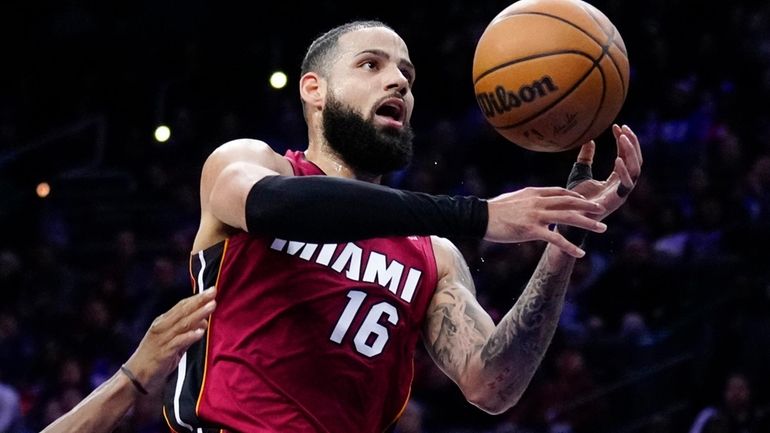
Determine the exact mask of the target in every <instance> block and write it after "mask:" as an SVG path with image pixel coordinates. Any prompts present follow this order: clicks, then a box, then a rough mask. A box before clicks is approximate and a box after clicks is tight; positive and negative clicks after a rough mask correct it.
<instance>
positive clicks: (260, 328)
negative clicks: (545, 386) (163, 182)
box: [164, 22, 641, 433]
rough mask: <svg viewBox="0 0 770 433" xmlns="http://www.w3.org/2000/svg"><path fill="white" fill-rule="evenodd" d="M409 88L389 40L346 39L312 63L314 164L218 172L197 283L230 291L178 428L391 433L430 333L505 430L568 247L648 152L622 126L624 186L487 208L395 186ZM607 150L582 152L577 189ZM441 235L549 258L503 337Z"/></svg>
mask: <svg viewBox="0 0 770 433" xmlns="http://www.w3.org/2000/svg"><path fill="white" fill-rule="evenodd" d="M414 79H415V69H414V66H413V65H412V63H411V62H410V60H409V53H408V51H407V47H406V45H405V43H404V41H403V40H401V38H400V37H399V36H398V35H397V34H396V33H395V32H394V31H393V30H392V29H390V28H389V27H387V26H386V25H384V24H382V23H379V22H356V23H352V24H347V25H343V26H341V27H338V28H336V29H333V30H331V31H329V32H328V33H326V34H324V35H323V36H321V37H320V38H318V39H317V40H316V41H315V42H313V44H312V45H311V46H310V48H309V50H308V52H307V54H306V57H305V60H304V61H303V65H302V77H301V78H300V82H299V85H300V95H301V98H302V102H303V108H304V114H305V118H306V121H307V124H308V130H309V132H308V140H309V142H308V149H307V151H305V152H296V151H288V152H287V153H286V154H285V155H283V156H282V155H278V154H276V153H275V152H274V151H273V150H271V148H270V147H269V146H268V145H267V144H266V143H263V142H260V141H256V140H245V139H244V140H236V141H233V142H229V143H226V144H224V145H222V146H221V147H219V148H218V149H216V150H215V151H214V152H213V153H212V154H211V155H210V156H209V158H208V159H207V161H206V163H205V164H204V167H203V172H202V177H201V188H200V193H201V222H200V228H199V231H198V233H197V236H196V238H195V241H194V244H193V251H194V253H193V254H192V256H191V268H190V269H191V273H192V275H191V276H192V278H193V280H194V281H195V284H194V286H195V287H194V289H196V290H197V288H199V287H207V286H208V285H211V284H213V283H214V282H216V286H217V290H218V293H217V303H218V306H217V310H216V312H215V313H214V314H213V315H212V316H211V318H210V321H209V327H208V330H207V337H206V338H205V339H204V340H202V341H201V342H200V343H197V344H196V345H194V346H192V347H191V348H190V349H189V350H188V352H187V353H186V355H184V356H183V357H182V359H181V361H180V364H179V368H178V370H177V374H176V376H175V377H174V376H172V380H171V381H170V382H169V384H168V386H167V389H166V395H165V398H164V401H165V402H164V415H165V417H166V419H167V421H168V423H169V425H170V427H171V428H172V429H173V431H175V432H178V433H180V432H187V431H195V432H205V431H211V432H214V431H217V432H218V431H220V429H221V430H224V431H228V432H234V431H237V432H254V433H256V432H261V433H262V432H295V433H296V432H301V433H304V432H334V433H338V432H339V433H352V432H356V433H375V432H376V433H379V432H383V431H387V430H389V429H392V426H393V425H394V422H395V420H396V419H397V418H398V416H399V414H400V413H401V411H402V410H403V408H404V406H405V405H406V402H407V400H408V398H409V390H410V384H411V381H412V375H413V363H412V362H413V360H412V358H413V354H414V351H415V347H416V344H417V341H418V339H419V338H420V336H422V339H423V341H424V343H425V345H426V347H427V349H428V351H429V352H430V353H431V355H432V356H433V358H434V359H435V362H436V363H437V364H438V366H439V367H440V368H441V369H442V370H443V371H444V372H445V373H446V374H447V375H448V376H449V377H451V378H452V380H454V381H455V382H456V383H457V385H458V386H459V387H460V389H461V390H462V392H463V393H464V395H465V396H466V397H467V399H468V401H470V402H471V403H473V404H475V405H477V406H478V407H479V408H481V409H483V410H485V411H487V412H490V413H500V412H502V411H504V410H506V409H507V408H509V407H511V406H512V405H513V404H514V403H516V401H517V400H518V399H519V397H520V396H521V394H522V392H523V391H524V389H525V388H526V386H527V384H528V383H529V381H530V379H531V378H532V376H533V374H534V372H535V369H536V368H537V366H538V364H539V363H540V361H541V359H542V358H543V354H544V353H545V350H546V348H547V347H548V344H549V342H550V340H551V338H552V336H553V333H554V330H555V328H556V324H557V319H558V317H559V313H560V310H561V306H562V302H563V298H564V291H565V288H566V285H567V281H568V279H569V276H570V273H571V271H572V267H573V265H574V262H575V259H576V258H577V257H581V256H582V255H583V254H584V252H583V250H582V249H580V247H579V246H578V245H576V243H579V242H580V241H579V240H575V241H574V242H570V241H569V240H567V238H565V236H564V235H563V232H562V230H564V229H565V228H566V227H567V226H572V227H571V228H572V229H583V230H587V231H593V232H603V231H604V230H605V229H606V226H605V225H604V224H603V223H601V222H599V221H600V220H601V219H602V218H604V217H605V216H607V215H608V214H609V213H611V212H613V211H614V210H616V209H617V208H618V207H619V206H620V205H621V204H622V203H623V202H624V201H625V198H626V196H627V195H628V192H630V190H631V189H632V188H633V187H634V182H635V180H636V178H637V177H638V176H639V173H640V165H641V154H640V148H639V143H638V141H637V139H636V137H635V136H634V134H633V132H632V131H631V130H630V129H628V128H627V127H623V128H619V127H618V126H617V125H615V126H613V131H614V133H615V138H616V141H617V146H618V158H617V160H616V164H615V169H614V172H613V173H612V175H611V176H610V177H609V178H608V179H607V180H606V181H604V182H598V181H594V180H585V181H584V182H582V183H579V184H578V185H577V186H576V187H575V190H574V191H570V190H567V189H563V188H525V189H523V190H520V191H516V192H512V193H508V194H504V195H501V196H499V197H495V198H492V199H490V200H488V201H487V200H480V199H477V198H474V197H446V196H430V195H425V194H419V193H412V192H405V191H399V190H394V189H390V188H387V187H384V186H381V185H378V183H379V182H380V179H381V176H382V175H383V174H385V173H388V172H390V171H393V170H396V169H399V168H401V167H403V166H404V165H405V164H407V163H408V161H409V158H410V155H411V138H412V133H411V130H410V126H409V119H410V117H411V114H412V108H413V105H414V97H413V95H412V84H413V83H414ZM593 151H594V147H593V143H589V144H588V145H586V146H584V147H583V148H582V150H581V153H580V156H579V158H580V159H581V162H582V164H580V165H579V170H577V171H576V172H575V173H574V174H576V175H577V177H578V178H580V179H586V178H587V177H588V175H587V173H588V172H590V163H591V161H592V158H593ZM573 178H574V176H573ZM573 180H574V179H573ZM575 183H577V182H575ZM575 191H580V193H578V192H575ZM550 224H557V225H558V226H559V227H560V229H559V230H558V231H550V230H549V229H548V226H549V225H550ZM428 235H435V236H428ZM447 237H477V238H484V239H486V240H489V241H494V242H522V241H529V240H544V241H546V242H548V245H547V248H546V250H545V252H544V253H543V257H542V259H541V261H540V263H539V265H538V266H537V269H536V270H535V272H534V275H533V276H532V279H531V280H530V283H529V285H528V287H526V289H525V291H524V292H523V294H522V296H521V298H520V299H519V300H518V302H517V303H516V304H515V306H514V307H513V308H512V310H511V311H510V312H508V314H507V315H506V316H505V317H504V318H503V319H502V321H501V322H500V323H498V324H497V325H495V324H494V323H493V322H492V320H491V319H490V317H489V315H487V313H486V312H485V311H484V310H483V309H482V308H481V307H480V305H479V304H478V302H477V301H476V299H475V296H474V293H475V289H474V286H473V279H472V278H471V274H470V272H469V270H468V266H467V265H466V263H465V260H464V259H463V257H462V255H461V254H460V252H459V251H458V249H457V248H456V247H455V246H454V245H453V244H452V243H451V242H450V241H448V240H447V239H446V238H447Z"/></svg>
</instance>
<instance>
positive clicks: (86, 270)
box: [0, 0, 770, 433]
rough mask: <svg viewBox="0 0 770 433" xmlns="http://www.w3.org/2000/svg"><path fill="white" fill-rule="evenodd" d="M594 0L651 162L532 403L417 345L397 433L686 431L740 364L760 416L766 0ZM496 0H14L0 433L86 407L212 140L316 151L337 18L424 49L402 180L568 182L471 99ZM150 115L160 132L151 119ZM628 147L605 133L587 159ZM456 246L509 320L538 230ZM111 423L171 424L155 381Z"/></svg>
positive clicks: (599, 239) (3, 172)
mask: <svg viewBox="0 0 770 433" xmlns="http://www.w3.org/2000/svg"><path fill="white" fill-rule="evenodd" d="M592 3H593V4H594V5H595V6H597V7H598V8H600V9H601V10H602V11H604V12H605V14H606V15H608V16H609V17H610V19H611V20H612V21H613V22H614V23H615V24H616V26H617V27H618V29H619V30H620V32H621V34H622V36H623V38H624V40H625V42H626V45H627V48H628V52H629V57H630V62H631V69H632V79H631V85H630V93H629V96H628V99H627V101H626V104H625V106H624V108H623V110H622V112H621V114H620V116H619V118H618V121H619V122H622V123H627V124H629V125H631V126H632V127H633V128H634V129H635V130H636V132H637V133H638V135H639V137H640V140H641V142H642V146H643V150H644V154H645V165H644V169H643V176H642V178H641V181H640V184H639V186H638V187H637V189H636V190H635V191H634V193H633V194H632V196H631V198H630V200H629V201H628V203H627V204H626V205H625V206H624V207H623V208H622V210H621V211H619V212H618V213H617V214H616V215H613V216H611V217H610V218H609V220H608V221H607V222H608V224H609V227H610V228H609V231H608V232H607V233H606V234H604V235H601V236H593V237H591V238H590V239H589V243H588V247H587V248H588V250H589V255H588V256H587V258H585V259H583V260H581V261H579V264H578V266H577V268H576V270H575V274H574V278H573V281H572V284H571V288H570V291H569V295H568V300H567V305H566V306H565V311H564V314H563V317H562V320H561V324H560V327H559V330H558V331H557V335H556V338H555V340H554V343H553V345H552V346H551V348H550V349H549V351H548V354H547V356H546V359H545V361H544V362H543V365H542V366H541V368H540V369H539V371H538V373H537V375H536V377H535V379H534V380H533V382H532V384H531V385H530V387H529V389H528V390H527V392H526V393H525V395H524V397H523V399H522V401H521V402H520V404H519V405H517V406H516V407H515V408H514V409H512V410H511V411H509V412H508V413H506V414H503V415H499V416H489V415H485V414H483V413H482V412H481V411H479V410H478V409H475V408H473V407H472V406H470V405H469V404H467V403H465V401H464V399H463V398H462V396H461V394H460V392H459V390H458V389H457V388H456V387H455V386H454V385H453V384H452V383H451V382H450V381H449V380H448V379H446V378H445V377H443V375H442V374H441V373H440V372H438V370H437V369H436V368H435V367H433V366H432V363H431V361H430V360H429V359H428V358H427V357H426V356H425V354H424V353H423V352H422V351H421V352H420V354H419V357H418V359H417V363H416V365H417V375H416V377H415V382H414V387H413V394H412V404H411V405H410V408H409V411H408V412H407V415H408V421H410V422H405V423H404V424H403V425H402V426H400V429H399V430H400V431H401V432H418V431H422V432H431V433H438V432H467V433H480V432H533V433H534V432H554V433H555V432H569V431H573V432H624V433H631V432H681V431H688V429H689V428H690V426H691V425H692V424H693V421H694V419H695V417H696V415H697V414H698V413H699V412H700V411H701V410H702V409H704V408H706V407H709V406H712V405H713V406H715V407H718V406H719V405H721V404H722V403H723V401H724V399H723V395H724V393H723V389H724V383H725V379H726V377H727V376H728V375H729V374H730V373H732V372H736V371H740V372H743V373H744V374H745V375H746V377H747V378H748V383H749V385H750V387H751V391H752V393H751V397H752V401H751V405H752V408H753V409H756V411H758V412H759V413H763V412H765V409H766V407H767V404H768V398H769V397H770V396H768V386H769V385H770V376H769V375H768V373H767V365H768V361H770V341H768V340H770V320H769V319H770V315H769V314H768V310H769V308H768V307H769V306H770V302H769V296H770V266H768V262H769V261H770V260H768V259H769V258H770V254H768V253H767V250H768V242H769V241H770V122H768V111H769V109H768V104H767V101H768V97H769V96H770V6H768V4H767V3H765V4H763V3H762V2H758V1H757V2H752V1H746V0H742V1H735V2H729V3H727V2H719V3H718V2H705V3H704V2H694V1H681V0H651V1H637V0H628V1H620V0H596V1H595V2H592ZM507 4H508V2H505V1H485V2H463V1H460V0H448V1H444V2H430V3H420V2H416V1H411V2H406V1H392V2H356V3H355V4H350V5H347V6H345V5H343V4H341V3H338V2H333V1H325V0H320V1H316V2H307V3H302V2H293V1H281V2H276V3H269V2H265V1H263V2H256V1H254V2H248V3H234V2H233V3H231V2H207V1H204V0H193V1H188V2H183V3H182V2H165V1H160V2H157V1H132V2H126V1H114V2H96V1H77V0H70V1H60V2H56V3H55V4H45V3H35V2H25V3H22V2H16V1H11V2H3V3H2V5H0V36H2V37H0V41H1V42H0V47H2V59H3V61H2V64H3V66H2V68H0V70H1V71H2V72H0V77H2V80H1V81H0V193H1V197H2V198H0V432H24V433H26V432H32V431H39V430H40V429H41V428H42V427H43V426H44V425H46V424H48V423H49V422H50V421H52V420H53V419H55V418H56V417H57V416H59V415H61V414H62V413H63V412H65V411H66V410H68V409H69V408H71V407H72V406H73V405H74V404H76V403H77V402H78V401H80V399H82V398H83V397H84V396H85V395H87V394H88V392H90V390H91V389H93V388H94V387H95V386H96V385H98V384H99V383H100V382H101V381H103V380H104V379H105V378H106V377H108V376H109V375H111V374H112V373H113V372H114V371H115V370H116V369H117V367H118V366H119V365H120V363H121V362H122V361H124V360H125V359H126V358H127V357H128V355H129V354H130V353H131V352H132V351H133V349H134V348H135V346H136V344H137V343H138V341H139V339H140V338H141V336H142V335H143V334H144V331H145V330H146V328H147V326H148V325H149V323H150V322H151V320H152V319H153V318H154V317H155V316H156V315H158V314H160V313H161V312H163V311H165V310H166V309H167V308H168V307H170V306H171V305H172V304H173V303H174V302H175V301H176V300H177V299H179V298H180V297H182V296H186V295H187V294H188V293H190V288H189V281H188V278H187V276H186V262H187V256H188V253H189V250H190V246H191V240H192V236H193V235H194V232H195V230H196V228H197V221H198V196H197V194H198V192H197V191H198V190H197V188H198V180H199V179H198V176H199V172H200V167H201V164H202V162H203V161H204V159H205V157H206V155H207V154H208V153H209V152H210V151H211V150H212V149H214V148H215V147H216V146H217V145H219V144H221V143H223V142H225V141H228V140H230V139H234V138H241V137H251V138H259V139H263V140H265V141H268V142H269V143H271V144H272V145H273V146H274V147H275V148H276V149H277V150H279V151H282V150H283V149H286V148H298V149H303V148H304V147H305V145H306V144H305V143H306V135H305V134H306V130H305V126H304V123H303V119H302V115H301V110H300V104H299V97H298V92H297V89H296V87H297V86H296V81H297V79H298V70H299V64H300V61H301V59H302V56H303V54H304V50H305V49H306V47H307V46H308V45H309V43H310V42H311V41H312V39H313V38H314V37H315V36H317V35H318V34H320V33H321V32H322V31H325V30H327V29H328V28H330V27H332V26H334V25H337V24H340V23H343V22H346V21H349V20H352V19H360V18H377V19H381V20H384V21H385V22H387V23H389V24H391V25H392V26H393V27H394V28H395V29H396V30H397V31H398V32H399V33H400V34H401V35H402V36H403V37H404V39H405V40H406V41H407V44H408V45H409V47H410V54H411V57H412V60H413V62H414V63H415V65H416V66H417V71H418V72H417V83H416V87H415V89H414V92H415V95H416V101H417V103H416V111H415V114H414V117H413V124H414V127H415V129H416V133H417V137H416V143H415V144H416V157H415V161H414V163H413V164H412V165H411V166H410V167H409V168H408V169H407V170H405V171H403V172H400V173H397V174H395V175H393V176H390V177H389V178H388V180H387V182H388V183H389V184H391V185H394V186H398V187H402V188H407V189H414V190H420V191H426V192H431V193H450V194H458V193H459V194H476V195H479V196H482V197H488V196H492V195H495V194H498V193H500V192H502V191H507V190H511V189H515V188H520V187H523V186H528V185H535V186H542V185H561V184H563V182H564V179H565V176H566V175H567V173H568V171H569V167H570V164H571V160H572V159H573V158H574V156H575V155H574V153H564V154H549V155H546V154H535V153H532V152H528V151H525V150H522V149H520V148H517V147H516V146H514V145H512V144H511V143H508V142H506V141H505V140H504V139H502V138H501V137H500V136H498V135H497V134H496V133H495V132H494V131H493V130H491V128H490V127H489V126H488V125H487V124H486V123H485V121H484V119H483V118H482V116H481V112H480V110H479V109H478V107H477V105H476V102H475V100H474V95H473V89H472V85H471V78H470V70H471V61H472V57H473V49H474V47H475V43H476V41H477V40H478V37H479V36H480V34H481V32H482V31H483V28H484V26H485V25H486V24H487V22H488V21H489V20H490V19H491V18H492V17H493V16H494V15H495V14H496V13H497V12H498V11H499V10H501V9H502V8H503V7H505V6H507ZM275 70H283V71H285V73H286V74H287V75H288V79H289V84H288V86H286V87H285V88H284V89H282V90H275V89H273V88H271V87H270V86H269V84H268V78H269V76H270V74H271V73H272V72H273V71H275ZM161 124H165V125H168V127H169V128H170V130H171V137H170V140H168V141H166V142H164V143H160V142H157V141H156V140H155V139H154V138H153V132H154V130H155V128H156V127H157V126H159V125H161ZM613 146H614V144H613V142H612V140H611V138H610V137H607V136H606V134H605V135H604V136H602V137H601V138H600V141H599V151H598V152H599V155H598V157H597V159H598V161H597V166H596V169H595V173H596V174H597V175H600V176H606V175H607V174H608V170H609V168H610V163H611V162H612V159H613V157H614V152H615V151H614V148H613ZM43 182H45V184H43ZM46 186H47V187H46ZM41 196H43V197H41ZM458 242H459V241H458ZM459 244H460V246H461V248H462V250H463V252H464V253H465V255H466V257H467V259H468V261H469V263H470V265H471V267H472V270H473V273H474V277H475V279H476V283H477V286H478V294H479V299H480V300H481V302H482V303H483V305H484V306H485V307H486V308H488V309H489V310H490V311H491V312H492V314H493V315H494V316H495V319H498V318H499V317H500V316H501V314H503V313H504V312H505V311H506V310H507V309H508V308H509V307H510V306H511V305H512V303H513V302H514V300H515V298H516V297H517V296H518V294H519V293H520V292H521V290H522V288H523V286H524V284H525V282H526V280H527V278H528V277H529V275H530V273H531V272H532V270H533V268H534V266H535V263H536V260H537V257H538V255H539V253H540V251H541V250H542V247H543V245H542V244H538V243H528V244H520V245H509V246H499V245H492V244H487V243H483V242H468V241H463V242H459ZM15 402H17V403H18V404H15ZM412 421H414V422H412ZM420 423H421V424H422V427H419V426H418V425H417V424H420ZM765 428H766V427H765ZM120 431H122V432H142V433H145V432H146V433H150V432H160V431H166V430H165V428H164V427H163V425H162V424H161V422H160V416H159V405H158V402H157V401H155V400H152V399H150V400H146V401H143V402H142V403H141V404H140V405H139V406H138V407H137V408H136V410H135V411H133V412H132V413H131V415H130V416H129V417H128V418H127V419H126V421H125V422H124V423H123V425H122V426H121V428H120ZM724 431H731V430H724ZM744 431H747V430H744ZM748 431H765V430H762V429H761V428H760V427H756V428H753V430H748Z"/></svg>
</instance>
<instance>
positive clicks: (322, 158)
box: [305, 141, 382, 183]
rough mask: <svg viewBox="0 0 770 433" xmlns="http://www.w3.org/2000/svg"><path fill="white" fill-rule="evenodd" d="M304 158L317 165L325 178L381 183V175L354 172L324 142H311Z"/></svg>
mask: <svg viewBox="0 0 770 433" xmlns="http://www.w3.org/2000/svg"><path fill="white" fill-rule="evenodd" d="M305 158H307V160H308V161H310V162H312V163H313V164H315V165H317V166H318V167H319V168H320V169H321V170H323V172H324V173H326V175H327V176H336V177H344V178H348V179H357V180H363V181H366V182H372V183H380V182H381V181H382V175H369V174H366V173H359V172H356V171H355V170H354V169H353V168H352V167H350V166H349V165H348V164H347V163H346V162H345V161H344V160H343V159H342V157H341V156H340V155H339V154H337V152H335V151H334V150H332V149H331V148H330V147H329V145H328V144H326V143H325V142H324V143H322V144H321V143H318V142H317V141H316V142H313V141H311V142H310V145H309V146H308V149H307V150H306V151H305Z"/></svg>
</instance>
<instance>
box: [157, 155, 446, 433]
mask: <svg viewBox="0 0 770 433" xmlns="http://www.w3.org/2000/svg"><path fill="white" fill-rule="evenodd" d="M285 157H286V158H287V159H288V160H289V161H290V162H291V164H292V166H293V167H294V173H295V175H297V176H304V175H321V174H323V172H322V171H321V170H320V169H319V168H318V167H317V166H315V165H314V164H312V163H310V162H309V161H307V160H306V159H305V158H304V154H302V153H301V152H294V151H289V152H287V154H286V155H285ZM305 221H306V224H313V215H306V216H305ZM190 270H191V277H192V279H193V286H194V289H195V290H196V291H199V290H202V289H205V288H207V287H209V286H212V285H215V284H216V286H217V309H216V310H215V311H214V313H213V314H212V316H211V318H210V321H209V327H208V330H207V332H206V336H205V337H204V339H203V340H201V341H200V342H199V343H196V344H195V345H194V346H192V347H191V348H190V349H189V350H188V351H187V353H186V354H185V355H184V356H183V357H182V359H181V361H180V364H179V368H178V369H177V372H176V373H175V375H174V377H172V378H171V380H170V381H169V383H168V386H167V388H166V394H165V396H164V408H163V412H164V416H165V417H166V419H167V421H168V423H169V426H170V427H171V428H172V430H173V431H176V432H177V433H182V432H186V431H194V432H196V433H197V432H211V431H219V429H222V430H224V431H228V432H244V433H268V432H270V433H273V432H292V433H310V432H312V433H316V432H326V433H369V432H371V433H381V432H383V431H386V430H387V429H389V428H391V427H392V425H393V423H394V422H395V420H396V419H397V418H398V416H399V415H400V413H401V411H402V410H403V408H404V406H405V404H406V402H407V400H408V398H409V390H410V386H411V381H412V376H413V361H412V360H413V355H414V350H415V347H416V344H417V342H418V339H419V337H420V333H421V328H422V324H423V320H424V317H425V312H426V310H427V306H428V303H429V302H430V299H431V297H432V296H433V291H434V289H435V287H436V279H437V276H436V263H435V258H434V256H433V249H432V246H431V242H430V238H428V237H420V236H410V237H389V238H377V239H367V240H362V241H355V242H347V243H340V244H312V243H304V242H297V241H292V240H290V239H279V238H275V237H261V236H252V235H249V234H248V233H239V234H237V235H235V236H233V237H231V238H229V239H227V240H225V241H224V242H222V243H220V244H217V245H215V246H212V247H210V248H208V249H206V250H204V251H201V252H199V253H197V254H195V255H192V256H191V266H190Z"/></svg>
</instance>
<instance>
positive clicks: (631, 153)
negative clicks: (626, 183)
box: [618, 134, 642, 183]
mask: <svg viewBox="0 0 770 433" xmlns="http://www.w3.org/2000/svg"><path fill="white" fill-rule="evenodd" d="M618 144H619V145H620V146H621V148H622V149H623V162H624V163H625V165H626V168H627V169H628V174H629V175H631V179H632V180H633V181H634V183H636V179H638V178H639V173H641V171H642V167H641V164H640V162H639V156H638V155H637V154H636V150H634V145H633V144H632V143H631V138H630V137H629V136H628V135H626V134H623V135H621V136H620V140H618Z"/></svg>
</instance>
